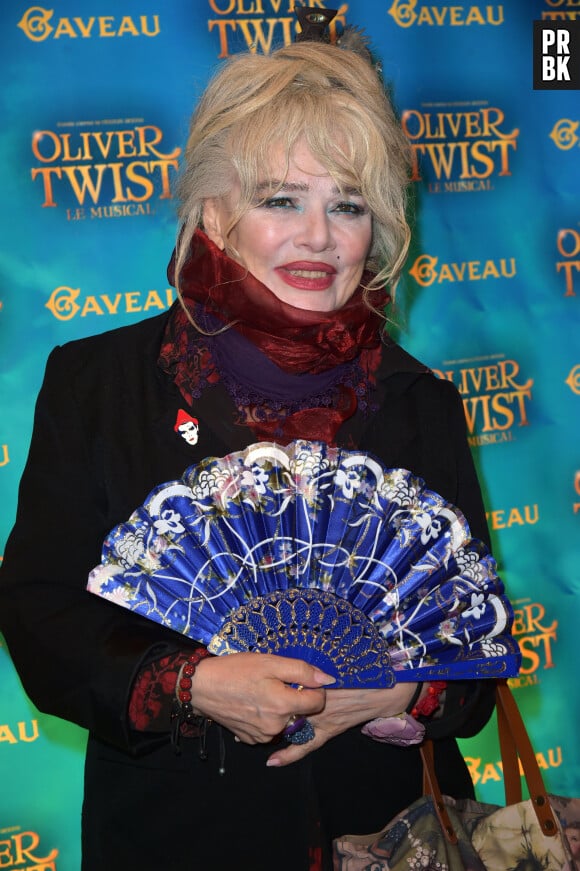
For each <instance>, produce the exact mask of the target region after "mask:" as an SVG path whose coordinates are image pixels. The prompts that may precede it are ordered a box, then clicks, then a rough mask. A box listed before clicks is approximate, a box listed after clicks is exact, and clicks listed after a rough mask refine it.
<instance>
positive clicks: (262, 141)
mask: <svg viewBox="0 0 580 871" xmlns="http://www.w3.org/2000/svg"><path fill="white" fill-rule="evenodd" d="M300 139H303V140H304V141H305V142H306V144H307V145H308V148H309V149H310V151H311V152H312V154H313V155H314V156H315V157H316V158H317V159H318V161H319V162H320V163H321V164H322V165H323V166H324V167H325V168H326V169H327V171H328V172H329V174H330V175H331V177H332V178H333V179H334V181H335V182H336V183H337V185H338V186H339V188H340V189H341V190H347V189H354V190H356V191H358V192H360V194H361V195H362V196H363V197H364V198H365V200H366V202H367V204H368V206H369V208H370V210H371V213H372V218H373V241H372V246H371V251H370V255H369V260H368V262H367V268H369V269H370V270H371V271H372V272H373V273H375V274H374V277H373V279H372V281H371V282H369V290H374V289H376V288H377V287H383V286H385V285H390V286H391V289H392V292H393V291H394V288H395V287H396V283H397V280H398V278H399V276H400V272H401V269H402V266H403V263H404V260H405V257H406V254H407V249H408V246H409V236H410V232H409V227H408V224H407V220H406V189H407V185H408V179H409V171H408V170H409V146H408V144H407V141H406V139H405V137H404V134H403V132H402V130H401V127H400V125H399V123H398V121H397V120H396V118H395V114H394V111H393V108H392V105H391V103H390V101H389V99H388V97H387V95H386V92H385V89H384V86H383V84H382V82H381V80H380V78H379V76H378V74H377V73H376V71H375V70H374V69H373V67H372V66H371V64H369V63H368V62H367V60H365V59H364V58H363V57H362V56H361V55H359V54H358V53H357V52H355V51H351V50H346V49H342V48H338V47H336V46H334V45H329V44H326V43H318V42H300V43H296V44H294V45H291V46H286V47H284V48H280V49H278V50H276V51H274V52H272V54H270V55H257V54H243V55H237V56H234V57H233V58H232V59H230V60H229V61H228V62H227V63H226V64H225V65H224V66H223V67H222V68H221V70H220V71H219V72H218V73H217V74H216V75H215V77H214V78H213V79H212V81H211V82H210V84H209V85H208V87H207V89H206V91H205V92H204V94H203V96H202V98H201V100H200V102H199V104H198V106H197V108H196V110H195V112H194V114H193V116H192V119H191V124H190V130H189V137H188V141H187V145H186V148H185V162H184V166H183V168H182V172H181V175H180V180H179V183H178V188H177V195H178V199H179V213H178V214H179V218H180V242H179V244H178V249H177V261H176V272H177V275H179V270H180V268H181V266H182V264H183V262H184V261H185V258H186V256H187V250H188V248H189V244H190V242H191V238H192V235H193V233H194V231H195V230H196V228H198V227H202V226H203V224H202V213H203V203H204V200H205V199H207V198H210V197H220V196H226V195H227V194H228V193H229V192H230V191H231V189H232V186H233V182H234V181H235V180H236V176H237V180H238V181H239V184H240V187H241V194H240V200H239V205H238V208H237V210H236V211H235V213H234V214H233V216H232V221H231V224H230V227H229V229H230V230H231V229H232V227H233V226H235V224H236V223H237V221H238V220H239V219H240V217H241V216H242V215H243V214H244V213H245V212H246V211H248V210H249V209H250V208H251V204H252V200H253V198H254V197H255V192H256V189H257V186H258V184H259V182H260V181H263V172H264V168H265V167H268V164H269V160H270V159H271V155H272V148H273V146H276V147H281V148H282V149H283V153H284V154H285V159H286V165H288V163H289V160H290V155H291V152H292V149H293V147H294V146H295V144H296V143H297V142H298V140H300ZM282 181H283V180H282Z"/></svg>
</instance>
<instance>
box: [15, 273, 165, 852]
mask: <svg viewBox="0 0 580 871" xmlns="http://www.w3.org/2000/svg"><path fill="white" fill-rule="evenodd" d="M174 296H175V294H174V290H173V288H172V287H168V288H167V289H166V290H165V291H163V292H161V293H160V292H158V291H157V290H148V291H145V292H142V291H139V290H132V291H129V292H127V293H115V294H111V295H109V294H108V293H100V294H88V295H87V296H84V297H83V296H81V290H80V287H67V286H65V285H62V286H61V287H56V288H55V289H54V290H53V292H52V293H51V295H50V299H49V300H48V302H47V303H45V305H46V308H47V309H48V310H49V311H50V312H51V314H53V315H54V317H55V318H56V319H57V320H59V321H71V320H72V319H73V318H75V317H80V318H86V317H87V315H99V316H100V317H103V316H105V315H118V314H133V313H137V312H145V313H147V312H150V311H158V312H161V311H165V310H166V309H168V308H169V307H170V306H171V305H172V304H173V301H174ZM1 867H2V866H1V865H0V868H1Z"/></svg>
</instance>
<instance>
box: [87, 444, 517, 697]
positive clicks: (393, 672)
mask: <svg viewBox="0 0 580 871" xmlns="http://www.w3.org/2000/svg"><path fill="white" fill-rule="evenodd" d="M88 589H89V590H90V591H91V592H93V593H96V594H97V595H99V596H101V597H104V598H106V599H110V600H111V601H113V602H116V603H117V604H119V605H121V606H123V607H125V608H129V609H131V610H133V611H136V612H137V613H139V614H141V615H143V616H145V617H147V618H149V619H151V620H154V621H156V622H158V623H160V624H163V625H165V626H168V627H170V628H171V629H174V630H175V631H177V632H180V633H182V634H184V635H187V636H188V637H190V638H193V639H195V640H196V641H199V642H201V643H203V644H205V645H207V646H208V648H209V650H210V651H211V652H213V653H218V654H221V653H232V652H236V651H239V650H255V651H259V652H272V653H277V654H280V655H286V656H297V657H300V658H303V659H306V660H307V661H309V662H312V663H313V664H316V665H318V666H319V667H321V668H323V669H325V670H327V671H328V673H330V674H332V675H333V676H334V677H336V678H337V683H336V685H337V686H367V687H370V686H391V685H392V684H393V682H394V681H395V680H408V681H415V680H429V679H437V678H439V679H441V678H445V679H447V680H453V679H461V678H472V677H496V676H501V677H509V676H513V675H515V674H516V673H517V671H518V668H519V662H520V655H519V649H518V645H517V643H516V641H515V640H514V639H513V637H512V636H511V632H510V629H511V623H512V619H513V613H512V609H511V606H510V604H509V601H508V599H507V598H506V596H505V591H504V587H503V584H502V582H501V580H500V579H499V577H498V576H497V572H496V564H495V561H494V560H493V558H492V556H491V555H490V553H489V552H488V550H487V548H486V547H485V545H484V544H483V543H482V542H479V541H476V540H474V539H472V538H471V537H470V531H469V527H468V525H467V522H466V520H465V518H464V517H463V516H462V514H461V513H460V512H459V511H458V510H457V509H456V508H454V507H453V506H452V505H450V504H449V503H447V502H446V501H445V500H444V499H443V498H442V497H441V496H440V495H438V494H437V493H435V492H434V491H432V490H429V489H428V488H427V487H426V486H425V484H424V482H423V481H422V480H421V479H420V478H417V477H415V476H413V475H412V473H411V472H409V471H407V470H405V469H386V468H384V466H383V465H382V464H381V463H380V462H379V461H378V460H377V459H375V458H374V457H373V456H371V455H369V454H368V453H363V452H360V451H348V450H344V449H341V448H333V447H328V446H327V445H325V444H324V443H320V442H310V441H303V440H298V441H295V442H292V443H291V444H290V445H288V446H287V447H281V446H279V445H277V444H274V443H259V444H255V445H250V446H249V447H248V448H246V449H245V450H243V451H238V452H235V453H232V454H229V455H227V456H225V457H221V458H217V457H209V458H207V459H206V460H204V461H202V462H201V463H199V464H198V465H197V466H192V467H190V468H189V469H187V470H186V472H185V473H184V475H183V476H182V479H181V480H180V481H172V482H168V483H166V484H163V485H161V486H159V487H157V488H155V490H153V491H152V493H151V494H150V495H149V496H148V498H147V499H146V501H145V503H144V504H143V505H142V506H141V507H140V508H138V509H137V510H136V511H135V512H134V513H133V514H132V516H131V517H130V518H129V520H128V521H127V522H126V523H122V524H120V525H119V526H117V527H115V529H113V530H112V531H111V533H110V534H109V536H108V537H107V539H106V540H105V543H104V547H103V553H102V562H101V564H100V565H99V566H97V567H96V568H95V569H94V570H93V572H92V573H91V575H90V577H89V582H88ZM297 615H298V616H297Z"/></svg>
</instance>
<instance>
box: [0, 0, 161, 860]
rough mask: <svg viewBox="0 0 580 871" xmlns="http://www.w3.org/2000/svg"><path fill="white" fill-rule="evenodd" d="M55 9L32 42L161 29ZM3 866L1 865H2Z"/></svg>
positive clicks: (145, 20)
mask: <svg viewBox="0 0 580 871" xmlns="http://www.w3.org/2000/svg"><path fill="white" fill-rule="evenodd" d="M53 16H54V10H53V9H44V8H43V7H42V6H31V7H30V9H27V10H26V12H25V13H24V15H23V16H22V18H21V19H20V21H19V22H18V27H19V28H20V29H21V30H22V32H23V33H24V34H25V35H26V36H27V37H28V39H31V40H32V41H33V42H43V41H44V40H45V39H48V38H49V37H51V38H52V39H61V38H62V37H66V38H69V39H78V38H79V37H80V38H81V39H90V38H91V37H98V38H101V39H103V38H109V37H116V36H158V35H159V33H160V28H159V16H158V15H152V16H151V20H149V16H148V15H140V16H139V17H138V18H135V19H134V18H132V17H131V16H130V15H123V16H122V17H121V18H115V16H114V15H98V16H97V15H91V16H89V17H88V18H81V17H80V16H78V15H77V16H75V17H74V18H59V19H57V20H53ZM0 867H1V866H0Z"/></svg>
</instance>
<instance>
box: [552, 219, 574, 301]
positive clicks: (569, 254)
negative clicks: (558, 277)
mask: <svg viewBox="0 0 580 871" xmlns="http://www.w3.org/2000/svg"><path fill="white" fill-rule="evenodd" d="M556 245H557V247H558V253H559V254H560V255H561V256H562V257H565V258H566V259H565V260H559V261H557V263H556V272H561V273H562V274H563V276H564V284H565V292H564V296H576V290H575V288H574V278H575V277H576V273H578V272H580V232H579V231H578V230H575V229H573V228H572V227H568V228H566V229H564V230H560V231H559V233H558V238H557V240H556Z"/></svg>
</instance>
